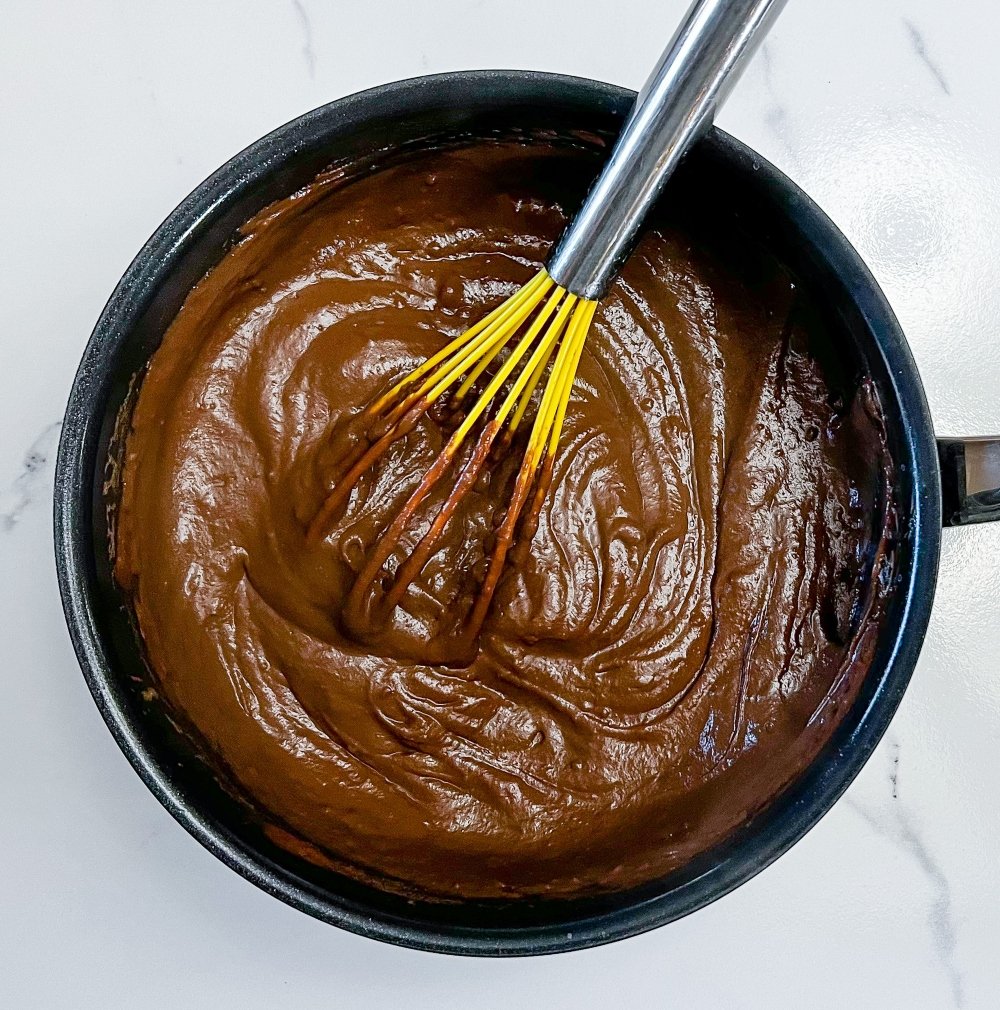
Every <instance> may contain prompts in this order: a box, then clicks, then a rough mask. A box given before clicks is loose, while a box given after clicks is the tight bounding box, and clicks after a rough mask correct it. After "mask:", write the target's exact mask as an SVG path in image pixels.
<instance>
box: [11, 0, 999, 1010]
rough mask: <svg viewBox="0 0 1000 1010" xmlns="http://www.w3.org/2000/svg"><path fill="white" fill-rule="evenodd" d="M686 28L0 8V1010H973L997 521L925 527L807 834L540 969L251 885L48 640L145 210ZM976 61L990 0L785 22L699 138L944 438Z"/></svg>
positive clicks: (670, 21)
mask: <svg viewBox="0 0 1000 1010" xmlns="http://www.w3.org/2000/svg"><path fill="white" fill-rule="evenodd" d="M684 6H685V0H625V2H619V3H617V4H614V5H609V4H607V3H597V2H594V0H548V2H545V3H539V2H537V0H530V2H529V0H504V2H502V3H501V2H500V0H435V2H434V3H429V2H428V3H413V2H408V0H382V2H381V3H378V4H374V3H371V4H369V3H360V2H350V3H348V2H340V3H331V2H323V0H284V2H279V0H274V2H268V0H252V2H251V0H213V2H212V3H204V2H203V0H172V2H171V3H169V4H152V3H149V4H147V3H143V2H138V3H123V2H120V0H119V2H116V0H89V2H86V3H75V4H71V3H67V2H59V0H37V2H34V3H28V2H27V0H13V2H11V3H7V4H5V5H4V12H3V18H2V21H3V27H2V29H0V122H2V123H3V156H2V157H0V249H2V257H0V263H2V269H0V305H2V306H3V313H4V323H3V326H2V328H0V361H2V363H3V367H2V369H0V418H2V429H0V430H2V431H3V437H2V439H0V490H2V501H0V566H2V568H0V571H2V582H0V585H2V593H3V610H4V613H5V614H6V617H5V620H4V622H3V631H2V634H0V655H2V663H0V671H2V672H0V677H2V682H3V697H4V701H5V704H4V705H3V706H0V810H2V814H0V863H2V868H3V869H2V875H0V909H2V914H0V952H2V953H0V964H2V968H0V1006H3V1007H5V1008H6V1007H10V1008H11V1010H22V1008H35V1007H38V1008H44V1010H49V1008H63V1007H66V1008H73V1010H87V1008H101V1010H113V1008H118V1007H123V1008H125V1007H127V1008H130V1010H131V1008H135V1010H144V1008H151V1007H169V1008H174V1007H185V1008H189V1010H198V1008H202V1007H205V1008H207V1007H212V1008H230V1007H232V1008H240V1010H256V1008H267V1010H275V1008H281V1007H292V1006H295V1007H330V1006H346V1007H356V1008H359V1010H369V1008H377V1007H395V1006H399V1005H400V1004H402V1005H404V1006H406V1007H407V1008H410V1010H420V1008H432V1007H433V1008H436V1007H448V1006H463V1005H467V1004H468V1005H472V1006H477V1007H484V1008H486V1010H492V1008H506V1007H525V1006H545V1007H549V1008H552V1010H557V1008H562V1007H584V1008H589V1007H594V1008H596V1007H605V1006H628V1007H640V1008H642V1007H647V1006H664V1005H669V1006H674V1005H676V1006H687V1007H695V1008H700V1007H719V1006H727V1007H735V1008H744V1007H747V1008H755V1007H775V1006H777V1007H786V1006H787V1007H792V1006H796V1007H797V1006H808V1007H811V1008H821V1007H822V1008H825V1007H830V1008H841V1007H847V1006H859V1007H879V1008H881V1007H906V1008H908V1010H916V1008H923V1007H929V1008H942V1007H951V1006H962V1007H996V1006H997V1005H998V1001H1000V957H998V955H997V947H998V940H1000V804H998V801H997V798H998V792H1000V788H998V787H1000V766H998V761H997V757H996V755H997V741H998V739H1000V526H993V527H989V526H984V527H980V528H978V529H967V530H959V531H948V532H947V533H946V535H945V537H944V551H943V556H942V568H941V575H940V584H939V590H938V596H937V601H936V604H935V610H934V616H933V619H932V621H931V626H930V631H929V633H928V636H927V641H926V645H925V647H924V651H923V655H922V657H921V660H920V663H919V665H918V667H917V671H916V674H915V675H914V678H913V682H912V685H911V687H910V689H909V691H908V693H907V695H906V697H905V700H904V701H903V704H902V706H901V708H900V710H899V713H898V715H897V716H896V718H895V720H894V722H893V724H892V726H891V728H890V730H889V733H888V735H887V737H886V739H885V740H884V741H883V742H882V744H881V746H880V747H879V749H878V751H877V752H876V754H875V755H874V757H873V758H872V760H871V761H870V762H869V764H868V765H867V766H866V768H865V769H864V771H863V772H862V774H861V775H860V777H859V778H858V779H857V781H856V782H855V783H854V785H853V786H852V787H851V789H850V790H849V792H848V793H847V795H846V796H845V798H844V799H843V800H842V801H841V802H840V803H838V804H837V805H836V807H835V808H834V810H833V811H832V812H831V813H830V814H829V815H828V816H827V817H825V818H824V819H823V820H822V821H821V822H820V824H819V825H818V826H817V827H816V828H815V829H814V830H813V831H812V832H810V834H809V835H807V837H806V838H805V839H803V840H802V841H801V842H800V843H799V844H798V845H796V846H795V847H794V848H793V849H792V850H791V851H790V852H789V853H788V854H787V855H785V856H784V857H782V858H781V859H779V860H778V862H777V863H775V864H774V865H773V866H771V867H770V868H769V869H768V870H766V871H765V872H763V873H762V874H760V875H759V876H758V877H756V878H755V879H754V880H752V881H751V882H750V883H748V884H746V885H744V886H743V887H741V888H739V889H738V890H737V891H736V892H734V893H733V894H731V895H729V896H728V897H726V898H724V899H722V900H720V901H718V902H716V903H715V904H714V905H712V906H710V907H709V908H706V909H704V910H702V911H700V912H698V913H696V914H694V915H692V916H690V917H689V918H687V919H685V920H683V921H681V922H678V923H675V924H673V925H670V926H666V927H664V928H661V929H659V930H656V931H654V932H652V933H649V934H647V935H645V936H641V937H637V938H635V939H632V940H628V941H624V942H620V943H617V944H613V945H611V946H608V947H604V948H601V949H596V950H590V951H583V952H579V953H574V954H566V955H558V956H552V957H546V958H536V959H530V960H512V961H505V962H488V961H472V960H468V959H462V958H450V957H444V956H438V955H431V954H423V953H418V952H415V951H407V950H399V949H394V948H392V947H388V946H385V945H381V944H378V943H375V942H373V941H369V940H365V939H362V938H359V937H356V936H351V935H349V934H347V933H344V932H341V931H339V930H337V929H334V928H332V927H330V926H326V925H323V924H321V923H319V922H316V921H313V920H312V919H310V918H308V917H307V916H305V915H303V914H301V913H299V912H296V911H294V910H292V909H291V908H288V907H286V906H284V905H282V904H281V903H279V902H278V901H276V900H274V899H273V898H270V897H268V896H267V895H265V894H264V893H263V892H261V891H258V890H257V889H255V888H254V887H253V886H251V885H250V884H248V883H247V882H245V881H244V880H243V879H242V878H240V877H239V876H237V875H236V874H235V873H233V872H231V871H230V870H228V869H226V868H225V867H224V866H223V865H222V864H221V863H219V862H218V861H216V860H215V859H214V857H212V856H210V855H209V854H208V853H207V852H206V851H205V850H203V849H202V848H201V847H200V846H199V845H198V844H197V843H196V842H195V841H194V840H193V839H191V838H190V837H189V836H188V835H187V834H186V833H185V832H184V831H183V830H182V829H181V828H180V827H179V826H178V825H177V824H175V823H174V822H173V821H172V820H171V818H170V817H169V816H168V815H167V814H166V812H165V811H164V810H163V809H162V808H161V807H160V806H159V805H158V803H157V802H156V800H154V799H153V797H152V796H151V795H150V794H149V793H148V792H147V791H146V789H145V787H144V786H143V785H142V784H141V782H140V781H139V779H138V777H137V776H136V775H135V774H134V772H133V771H132V770H131V768H130V767H129V765H128V763H127V762H126V760H125V759H124V757H123V756H122V755H121V753H120V752H119V751H118V748H117V746H116V745H115V743H114V742H113V740H112V738H111V735H110V734H109V733H108V731H107V730H106V729H105V727H104V724H103V722H102V721H101V718H100V716H99V715H98V712H97V709H96V708H95V706H94V704H93V702H92V701H91V699H90V696H89V694H88V693H87V690H86V688H85V686H84V682H83V679H82V677H81V676H80V673H79V670H78V667H77V664H76V660H75V658H74V656H73V652H72V649H71V647H70V643H69V638H68V636H67V633H66V630H65V627H64V624H63V619H62V612H61V609H60V605H59V599H58V593H57V589H56V582H55V573H54V566H53V561H52V546H51V518H50V514H51V509H50V489H51V481H52V459H53V450H54V446H55V443H56V439H57V437H58V426H59V418H60V416H61V414H62V410H63V404H64V400H65V397H66V393H67V390H68V388H69V384H70V381H71V378H72V375H73V372H74V370H75V368H76V365H77V361H78V359H79V357H80V354H81V351H82V349H83V346H84V343H85V341H86V339H87V336H88V334H89V332H90V329H91V327H92V326H93V323H94V321H95V320H96V318H97V315H98V313H99V312H100V309H101V307H102V305H103V303H104V301H105V299H106V298H107V296H108V295H109V293H110V292H111V290H112V288H113V287H114V284H115V282H116V281H117V279H118V277H119V276H120V275H121V273H122V271H123V270H124V269H125V267H126V266H127V264H128V262H129V260H130V259H131V257H132V256H133V254H134V253H135V252H136V251H137V250H138V249H139V247H140V245H141V244H142V243H143V241H144V240H145V239H146V237H147V236H148V235H149V233H150V232H151V231H152V230H153V228H154V227H155V226H156V225H157V224H158V223H159V221H160V220H161V219H162V218H163V217H164V216H165V215H166V214H167V212H168V211H169V210H170V209H171V208H172V207H173V206H174V205H175V204H176V203H177V202H178V201H179V200H180V199H181V198H182V197H183V196H184V195H185V194H186V193H187V192H188V191H189V190H190V189H191V188H193V187H194V186H195V185H196V184H197V183H198V182H199V181H200V180H201V179H202V178H203V177H204V176H206V175H207V174H208V173H209V172H211V171H212V170H213V169H215V168H216V167H217V166H218V165H219V164H221V163H222V162H223V161H225V160H226V159H227V158H228V157H230V156H231V155H232V154H233V153H234V152H236V151H237V150H238V149H240V148H242V147H243V146H245V145H246V144H247V143H248V142H250V141H251V140H253V139H255V138H256V137H258V136H260V135H261V134H263V133H265V132H266V131H268V130H270V129H271V128H272V127H274V126H276V125H278V124H280V123H282V122H284V121H285V120H288V119H290V118H292V117H293V116H296V115H298V114H299V113H301V112H303V111H305V110H307V109H309V108H312V107H313V106H316V105H319V104H322V103H323V102H325V101H328V100H330V99H333V98H337V97H339V96H341V95H344V94H347V93H349V92H351V91H355V90H357V89H359V88H363V87H366V86H368V85H372V84H377V83H382V82H385V81H389V80H393V79H397V78H402V77H408V76H412V75H415V74H421V73H429V72H433V71H440V70H448V69H460V68H470V67H523V68H542V69H550V70H556V71H563V72H567V73H573V74H580V75H585V76H590V77H596V78H601V79H604V80H608V81H615V82H620V83H624V84H628V85H632V86H636V85H638V84H639V83H640V82H641V80H642V78H643V76H644V73H645V71H646V69H647V68H648V67H649V66H650V65H651V64H652V63H653V61H654V59H655V57H656V55H657V53H658V50H659V48H660V47H661V45H662V44H663V42H664V41H665V39H666V37H667V36H668V34H669V33H670V31H671V30H672V29H673V27H674V25H675V23H676V21H677V19H678V18H679V16H680V14H681V12H682V9H683V7H684ZM959 8H961V10H962V12H963V13H962V16H958V15H957V11H958V9H959ZM998 50H1000V8H998V7H997V6H996V5H995V4H993V3H991V2H989V0H965V2H964V3H963V4H961V5H956V4H945V3H941V2H940V0H838V2H837V3H829V2H825V0H791V2H790V4H789V7H788V9H787V10H786V12H785V13H784V14H783V15H782V17H781V19H780V21H779V22H778V24H777V27H776V28H775V30H774V32H773V35H772V37H771V39H770V40H769V41H768V43H767V46H766V49H765V50H764V51H763V52H762V54H760V55H759V56H758V57H757V59H756V61H755V63H754V65H753V66H752V67H751V68H750V70H749V71H748V72H747V75H746V77H745V78H744V80H743V82H742V83H741V85H740V87H739V89H738V92H737V94H736V95H735V96H734V97H733V99H732V100H731V103H730V104H729V106H728V107H727V109H726V110H725V112H724V114H723V116H722V118H721V123H722V125H723V126H724V127H725V128H727V129H728V130H730V131H731V132H733V133H735V134H736V135H737V136H738V137H740V138H741V139H743V140H745V141H747V142H748V143H749V144H751V145H752V146H754V147H756V148H757V149H758V150H759V151H760V152H761V153H762V154H763V155H765V156H766V157H767V158H770V159H771V160H773V161H774V162H775V163H776V164H777V165H778V166H779V167H781V168H782V169H784V170H785V171H786V172H787V173H788V174H789V175H791V176H792V178H793V179H795V180H796V181H797V182H798V183H800V184H801V185H802V186H803V187H804V188H805V189H806V190H807V191H808V192H809V193H810V194H811V195H812V196H813V197H814V198H815V199H816V200H817V201H818V202H819V203H820V205H821V206H823V207H824V209H825V210H826V211H827V212H828V213H829V214H830V215H831V216H832V217H833V218H834V220H835V221H836V222H837V223H838V224H839V225H840V226H841V228H843V230H844V231H845V232H846V234H847V235H848V237H849V238H850V239H851V240H852V241H853V242H854V243H855V244H856V246H857V247H858V249H859V250H860V252H861V254H862V255H863V256H864V257H865V258H866V260H867V262H868V263H869V265H870V266H871V268H872V269H873V271H874V273H875V275H876V276H877V278H878V279H879V281H880V282H881V284H882V285H883V287H884V289H885V291H886V293H887V295H888V297H889V300H890V302H891V303H892V304H893V306H894V308H895V310H896V312H897V314H898V316H899V318H900V320H901V322H902V324H903V328H904V329H905V331H906V332H907V334H908V337H909V340H910V342H911V344H912V346H913V350H914V352H915V354H916V357H917V360H918V362H919V364H920V367H921V370H922V372H923V375H924V378H925V382H926V386H927V392H928V395H929V398H930V401H931V407H932V409H933V413H934V416H935V420H936V424H937V427H938V430H939V432H940V433H943V434H959V435H962V434H974V433H980V434H986V433H990V432H993V433H995V432H997V431H1000V342H998V340H997V329H998V327H1000V284H998V283H997V280H996V272H997V264H998V262H1000V185H998V182H997V180H998V178H1000V129H998V128H997V123H998V120H1000V88H998V87H997V74H996V54H997V52H998Z"/></svg>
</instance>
